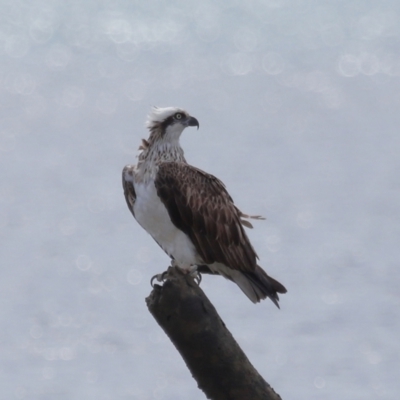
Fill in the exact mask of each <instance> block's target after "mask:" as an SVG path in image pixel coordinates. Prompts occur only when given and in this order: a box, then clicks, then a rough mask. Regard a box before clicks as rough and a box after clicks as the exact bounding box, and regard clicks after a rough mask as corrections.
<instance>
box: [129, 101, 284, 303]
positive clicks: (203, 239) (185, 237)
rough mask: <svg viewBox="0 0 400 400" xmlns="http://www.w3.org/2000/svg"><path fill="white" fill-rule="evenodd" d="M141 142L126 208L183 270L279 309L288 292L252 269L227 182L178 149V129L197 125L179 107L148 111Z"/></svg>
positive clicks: (131, 167)
mask: <svg viewBox="0 0 400 400" xmlns="http://www.w3.org/2000/svg"><path fill="white" fill-rule="evenodd" d="M146 125H147V128H148V129H149V131H150V136H149V138H148V139H147V140H145V139H142V144H141V146H140V147H139V150H140V154H139V156H138V163H137V165H127V166H126V167H125V168H124V169H123V172H122V184H123V188H124V194H125V199H126V203H127V205H128V208H129V210H130V211H131V212H132V214H133V216H134V217H135V219H136V220H137V221H138V222H139V224H140V225H141V226H142V227H143V228H144V229H145V230H146V231H147V232H148V233H149V234H150V235H151V236H152V237H153V239H154V240H155V241H156V242H157V243H158V244H159V246H160V247H161V248H162V249H163V250H164V251H165V252H166V253H167V254H168V255H169V256H170V257H171V259H172V265H173V266H175V267H179V268H181V269H183V270H186V271H188V272H193V271H196V270H197V268H198V270H199V271H201V272H208V273H211V274H219V275H222V276H224V277H225V278H227V279H230V280H231V281H233V282H235V283H236V284H237V285H238V286H239V287H240V289H242V291H243V292H244V293H245V294H246V296H247V297H248V298H249V299H250V300H251V301H252V302H253V303H257V302H259V301H260V300H262V299H265V298H266V297H269V298H270V299H271V300H272V301H273V302H274V304H275V305H276V306H277V307H278V308H279V305H278V300H279V297H278V293H286V289H285V287H284V286H283V285H282V284H280V283H279V282H278V281H276V280H275V279H273V278H271V277H270V276H268V275H267V273H266V272H265V271H264V270H263V269H262V268H261V267H260V266H258V265H257V258H258V257H257V254H256V252H255V250H254V249H253V247H252V245H251V243H250V241H249V238H248V237H247V235H246V232H245V230H244V226H246V227H250V228H251V227H252V225H251V224H250V222H249V221H247V220H246V219H249V218H255V219H262V218H261V217H259V216H249V215H246V214H243V213H242V212H241V211H240V210H239V209H238V208H237V207H236V206H235V204H234V202H233V200H232V198H231V196H230V195H229V193H228V192H227V190H226V188H225V185H224V184H223V183H222V182H221V181H220V180H219V179H217V178H216V177H215V176H213V175H210V174H208V173H206V172H204V171H202V170H200V169H198V168H196V167H193V166H191V165H189V164H188V163H187V162H186V159H185V157H184V153H183V150H182V148H181V146H180V144H179V138H180V136H181V133H182V132H183V130H184V129H185V128H186V127H188V126H197V129H198V128H199V122H198V121H197V119H196V118H194V117H191V116H190V115H189V114H188V113H187V112H186V111H185V110H182V109H180V108H176V107H168V108H158V107H153V109H152V110H151V112H150V114H149V116H148V119H147V123H146Z"/></svg>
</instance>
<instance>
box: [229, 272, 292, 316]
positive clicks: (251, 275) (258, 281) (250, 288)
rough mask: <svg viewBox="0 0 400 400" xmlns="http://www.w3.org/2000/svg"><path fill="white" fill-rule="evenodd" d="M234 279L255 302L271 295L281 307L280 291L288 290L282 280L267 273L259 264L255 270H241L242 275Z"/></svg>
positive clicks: (273, 300) (274, 301)
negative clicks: (279, 280)
mask: <svg viewBox="0 0 400 400" xmlns="http://www.w3.org/2000/svg"><path fill="white" fill-rule="evenodd" d="M235 278H236V279H235ZM233 280H234V281H235V283H236V284H237V285H238V286H239V287H240V289H242V291H243V292H244V294H245V295H246V296H247V297H248V298H249V299H250V300H251V301H252V302H253V303H258V302H259V301H261V300H263V299H265V298H267V297H269V298H270V299H271V300H272V302H273V303H274V304H275V305H276V306H277V307H278V308H280V307H279V303H278V301H279V296H278V293H286V292H287V290H286V288H285V287H284V286H283V285H282V284H281V283H280V282H278V281H277V280H275V279H274V278H271V277H270V276H269V275H267V273H266V272H265V271H264V270H263V269H262V268H261V267H260V266H258V265H257V267H256V269H255V271H254V272H243V271H241V272H240V275H237V276H235V277H234V279H233Z"/></svg>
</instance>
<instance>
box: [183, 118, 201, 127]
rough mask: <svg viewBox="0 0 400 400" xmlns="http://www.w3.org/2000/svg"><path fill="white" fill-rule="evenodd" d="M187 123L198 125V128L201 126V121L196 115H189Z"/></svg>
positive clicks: (188, 124)
mask: <svg viewBox="0 0 400 400" xmlns="http://www.w3.org/2000/svg"><path fill="white" fill-rule="evenodd" d="M186 124H187V126H197V129H199V127H200V124H199V121H197V119H196V118H195V117H189V118H188V120H187V121H186Z"/></svg>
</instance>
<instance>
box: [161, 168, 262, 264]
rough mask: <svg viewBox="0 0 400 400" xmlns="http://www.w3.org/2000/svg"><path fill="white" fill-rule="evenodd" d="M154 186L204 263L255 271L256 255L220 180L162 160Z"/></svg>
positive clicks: (239, 215)
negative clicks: (216, 263)
mask: <svg viewBox="0 0 400 400" xmlns="http://www.w3.org/2000/svg"><path fill="white" fill-rule="evenodd" d="M155 186H156V189H157V194H158V196H159V197H160V199H161V201H162V202H163V203H164V204H165V206H166V208H167V210H168V213H169V216H170V217H171V220H172V222H173V224H174V225H175V226H176V227H177V228H179V229H181V230H182V231H184V232H185V233H186V234H187V235H188V236H189V237H190V239H191V240H192V242H193V244H194V246H195V248H196V250H197V252H198V253H199V255H200V257H201V258H202V259H203V261H204V263H205V264H212V263H214V262H219V263H223V264H225V265H226V266H229V267H230V268H233V269H237V270H242V271H254V270H255V268H256V266H257V262H256V259H257V254H256V252H255V251H254V249H253V247H252V245H251V244H250V241H249V239H248V237H247V235H246V232H245V231H244V228H243V224H242V220H241V216H242V213H241V212H240V211H239V210H238V209H237V208H236V207H235V205H234V203H233V200H232V198H231V197H230V195H229V193H228V192H227V190H226V188H225V185H224V184H223V183H222V182H221V181H220V180H219V179H217V178H216V177H215V176H213V175H210V174H207V173H206V172H204V171H202V170H200V169H198V168H195V167H192V166H190V165H188V164H185V163H177V162H164V163H162V164H160V165H159V169H158V172H157V175H156V179H155Z"/></svg>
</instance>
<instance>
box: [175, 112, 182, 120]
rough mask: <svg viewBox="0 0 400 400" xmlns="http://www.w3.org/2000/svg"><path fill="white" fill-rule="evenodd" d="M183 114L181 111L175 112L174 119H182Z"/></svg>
mask: <svg viewBox="0 0 400 400" xmlns="http://www.w3.org/2000/svg"><path fill="white" fill-rule="evenodd" d="M182 118H183V115H182V114H181V113H176V114H175V119H182Z"/></svg>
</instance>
